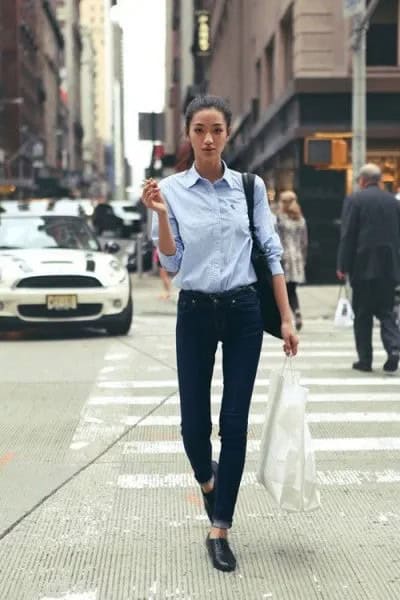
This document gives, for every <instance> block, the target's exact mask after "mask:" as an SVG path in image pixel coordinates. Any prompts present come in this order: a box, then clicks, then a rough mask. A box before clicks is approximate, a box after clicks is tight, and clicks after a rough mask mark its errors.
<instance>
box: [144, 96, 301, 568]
mask: <svg viewBox="0 0 400 600" xmlns="http://www.w3.org/2000/svg"><path fill="white" fill-rule="evenodd" d="M231 119H232V115H231V111H230V109H229V107H228V105H227V104H226V102H225V101H224V100H223V99H222V98H219V97H216V96H198V97H196V98H194V100H192V102H191V103H190V104H189V105H188V107H187V110H186V115H185V121H186V135H187V138H188V140H189V141H190V144H191V146H192V150H193V159H194V162H192V164H191V166H190V168H189V169H187V170H185V171H183V172H181V173H176V174H174V175H171V176H170V177H167V178H166V179H164V180H162V181H161V182H160V184H157V183H156V182H155V181H152V180H150V181H148V182H147V183H146V184H145V186H144V190H143V202H144V203H145V204H146V206H148V207H149V208H151V209H152V210H153V211H154V212H155V213H156V214H157V217H158V218H156V219H154V223H153V225H154V229H153V239H154V241H155V243H156V244H157V246H158V249H159V256H160V261H161V264H162V265H164V267H165V268H166V269H167V270H168V271H169V272H173V273H176V276H175V278H174V282H175V283H176V285H177V286H178V287H180V288H181V291H180V293H179V299H178V313H177V325H176V349H177V365H178V381H179V393H180V407H181V431H182V436H183V443H184V447H185V451H186V454H187V456H188V458H189V461H190V463H191V466H192V468H193V471H194V476H195V479H196V480H197V482H198V483H199V484H200V487H201V491H202V494H203V499H204V505H205V509H206V511H207V514H208V516H209V518H210V521H211V530H210V532H209V534H208V536H207V540H206V545H207V549H208V552H209V555H210V557H211V560H212V564H213V565H214V567H215V568H216V569H220V570H222V571H232V570H234V569H235V567H236V559H235V557H234V555H233V553H232V551H231V549H230V547H229V544H228V539H227V533H228V529H229V528H230V527H231V526H232V520H233V513H234V509H235V504H236V499H237V494H238V491H239V485H240V481H241V477H242V473H243V468H244V462H245V454H246V441H247V424H248V414H249V407H250V400H251V396H252V392H253V385H254V380H255V377H256V372H257V367H258V362H259V357H260V352H261V345H262V339H263V323H262V316H261V311H260V304H259V298H258V295H257V291H256V288H255V287H254V284H255V283H256V275H255V272H254V269H253V266H252V262H251V249H252V238H251V233H250V229H249V219H248V214H247V203H246V198H245V194H244V190H243V185H242V178H241V174H240V173H238V172H236V171H233V170H231V169H229V168H228V167H227V165H226V164H225V162H224V161H223V160H222V158H221V154H222V152H223V150H224V147H225V144H226V142H227V140H228V138H229V134H230V126H231ZM254 223H255V229H256V234H257V235H258V237H259V240H260V242H261V244H262V246H263V247H264V249H265V252H266V254H267V257H268V262H269V265H270V268H271V272H272V275H273V277H272V279H273V287H274V292H275V296H276V300H277V303H278V306H279V309H280V313H281V317H282V337H283V340H284V345H283V347H284V352H285V353H287V354H293V355H295V354H296V353H297V345H298V339H297V336H296V334H295V332H294V329H293V325H292V320H291V313H290V306H289V302H288V298H287V292H286V285H285V278H284V275H283V271H282V267H281V264H280V258H281V253H282V248H281V245H280V242H279V237H278V235H277V233H276V232H275V231H274V228H273V225H272V220H271V213H270V210H269V206H268V202H267V200H266V189H265V185H264V182H263V181H262V179H261V178H260V177H256V181H255V190H254ZM219 342H221V343H222V357H223V358H222V364H223V380H224V389H223V395H222V404H221V410H220V416H219V435H220V438H221V452H220V456H219V464H218V463H216V462H213V461H212V447H211V441H210V437H211V431H212V423H211V407H210V405H211V398H210V389H211V380H212V375H213V368H214V360H215V353H216V350H217V345H218V343H219Z"/></svg>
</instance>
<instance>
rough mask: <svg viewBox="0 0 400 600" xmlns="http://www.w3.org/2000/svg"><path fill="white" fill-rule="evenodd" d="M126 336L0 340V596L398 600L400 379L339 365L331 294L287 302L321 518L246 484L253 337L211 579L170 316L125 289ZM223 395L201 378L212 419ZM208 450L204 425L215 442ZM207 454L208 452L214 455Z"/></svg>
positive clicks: (252, 454) (344, 347) (251, 472)
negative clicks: (234, 499)
mask: <svg viewBox="0 0 400 600" xmlns="http://www.w3.org/2000/svg"><path fill="white" fill-rule="evenodd" d="M133 284H134V286H133V289H134V307H135V315H134V324H133V327H132V330H131V332H130V334H129V335H128V336H125V337H120V338H113V337H108V336H107V335H106V334H104V333H102V332H96V331H94V330H93V331H91V330H85V331H83V332H79V331H65V330H64V331H62V330H58V331H57V330H55V331H53V332H51V333H48V332H47V333H46V332H44V331H41V330H35V331H30V332H29V333H24V332H18V333H11V334H4V335H2V336H1V340H0V341H1V344H0V364H1V371H0V390H1V395H0V408H1V419H0V600H55V599H63V600H142V599H151V600H158V599H166V598H175V599H180V600H189V599H191V600H193V599H200V600H204V599H207V598H217V599H223V600H225V599H229V600H230V599H240V600H241V599H243V600H249V599H253V598H254V599H263V598H273V599H274V600H275V599H279V600H313V599H323V600H336V599H338V600H339V599H340V600H342V599H344V598H357V599H360V600H391V599H393V600H395V599H398V598H399V597H400V544H399V542H398V540H399V533H400V512H399V497H400V469H399V457H400V393H399V392H400V377H399V376H398V375H397V376H395V377H388V376H384V375H383V373H382V371H381V365H382V364H383V362H384V358H385V357H384V354H383V351H382V349H381V345H380V343H379V334H378V331H375V339H376V343H375V347H376V352H375V364H374V367H375V370H374V372H373V373H372V374H360V373H356V372H354V371H352V370H351V369H349V365H350V364H351V362H352V361H353V359H354V351H353V340H352V334H351V331H348V330H346V331H338V330H335V329H334V328H333V326H332V320H331V316H332V314H333V309H334V305H335V302H336V290H335V289H332V288H314V289H313V288H304V289H302V290H301V296H302V303H303V306H304V313H305V328H304V332H303V333H302V336H301V353H300V356H299V359H298V360H297V367H298V368H299V369H300V370H301V372H302V381H303V383H304V384H305V385H307V386H308V387H309V389H310V401H309V405H308V419H309V421H310V429H311V432H312V435H313V438H314V443H315V448H316V456H317V466H318V476H319V480H320V485H321V494H322V508H321V510H319V511H318V512H315V513H310V514H306V515H290V514H287V513H284V512H282V511H279V510H278V509H277V508H276V507H275V506H274V504H273V502H272V501H271V500H270V499H269V497H268V495H267V492H266V491H265V490H264V489H263V488H262V487H261V486H259V485H258V484H257V483H256V482H255V469H256V461H257V449H258V442H259V439H260V432H261V423H262V418H263V413H264V411H265V402H266V397H267V391H268V378H269V375H270V371H271V368H279V367H280V366H281V364H282V354H281V349H280V343H279V342H277V341H273V340H269V339H266V340H265V341H264V348H263V354H262V359H261V364H260V369H259V373H258V379H257V383H256V388H255V392H254V398H253V404H252V411H251V417H250V426H249V447H248V458H247V463H246V471H245V475H244V478H243V486H242V489H241V493H240V497H239V502H238V506H237V514H236V520H235V526H234V529H233V531H232V536H231V539H232V546H233V547H234V549H235V552H236V556H237V559H238V564H239V568H238V569H237V571H236V572H235V573H234V574H230V575H224V574H221V573H218V572H216V571H215V570H213V569H212V567H211V566H210V564H209V562H208V559H207V556H206V551H205V547H204V538H205V535H206V532H207V520H206V517H205V515H204V513H203V509H202V506H201V499H200V496H199V493H198V490H197V487H196V485H195V484H194V482H193V479H192V477H191V475H190V470H189V467H188V464H187V461H186V459H185V456H184V454H183V451H182V446H181V443H180V436H179V410H178V396H177V383H176V369H175V354H174V323H175V304H174V302H173V301H161V300H159V299H158V294H159V293H160V292H161V284H160V282H159V281H158V279H157V278H154V277H147V276H144V277H143V278H141V279H140V278H138V277H135V278H133ZM220 391H221V367H220V357H219V358H218V361H217V365H216V369H215V386H214V388H213V411H212V412H213V414H214V415H215V419H216V418H217V413H218V401H219V396H220ZM214 436H215V438H217V429H216V428H215V430H214ZM215 448H217V445H215Z"/></svg>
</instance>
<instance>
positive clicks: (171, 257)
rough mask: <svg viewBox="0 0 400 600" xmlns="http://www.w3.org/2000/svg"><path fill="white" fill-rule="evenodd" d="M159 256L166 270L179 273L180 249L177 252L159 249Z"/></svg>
mask: <svg viewBox="0 0 400 600" xmlns="http://www.w3.org/2000/svg"><path fill="white" fill-rule="evenodd" d="M158 257H159V259H160V263H161V265H162V266H163V267H164V269H165V270H166V271H168V272H169V273H177V272H178V271H179V267H180V260H179V255H178V251H176V252H175V254H163V253H162V252H160V250H159V251H158Z"/></svg>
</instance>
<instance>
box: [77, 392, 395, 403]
mask: <svg viewBox="0 0 400 600" xmlns="http://www.w3.org/2000/svg"><path fill="white" fill-rule="evenodd" d="M164 398H165V396H163V395H160V396H92V397H91V398H89V401H88V404H89V405H91V406H119V405H121V406H153V405H155V404H158V403H160V402H161V401H162V400H164ZM267 398H268V395H267V393H265V394H253V397H252V404H266V403H267ZM211 402H212V403H213V404H216V405H220V404H221V394H212V395H211ZM317 402H330V403H338V402H340V403H346V402H350V403H353V402H396V403H397V402H400V394H397V395H394V394H393V392H376V393H370V394H364V393H363V392H353V393H349V392H346V393H342V392H340V393H339V392H337V393H332V392H329V393H326V394H320V393H318V394H314V393H312V394H310V395H309V397H308V403H307V404H308V405H309V404H313V403H317ZM176 405H179V397H178V395H177V394H176V395H175V396H171V397H170V398H168V400H167V401H166V406H176Z"/></svg>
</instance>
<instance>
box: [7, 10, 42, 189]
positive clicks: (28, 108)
mask: <svg viewBox="0 0 400 600" xmlns="http://www.w3.org/2000/svg"><path fill="white" fill-rule="evenodd" d="M0 27H1V32H0V85H1V87H0V119H1V121H0V147H1V149H2V157H1V158H2V161H1V162H2V171H3V172H2V175H3V177H2V185H4V186H7V185H8V183H9V184H10V185H11V186H14V187H15V188H17V192H18V194H19V195H20V196H22V195H24V194H26V193H31V192H32V191H33V188H34V178H33V170H32V161H31V160H30V150H31V145H32V142H33V141H43V134H44V132H43V104H44V101H45V94H44V87H43V80H42V79H41V78H40V77H38V75H37V74H38V73H39V54H38V52H37V50H38V48H39V39H38V35H37V11H36V7H35V5H34V3H33V2H31V1H28V0H18V1H15V0H1V2H0Z"/></svg>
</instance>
